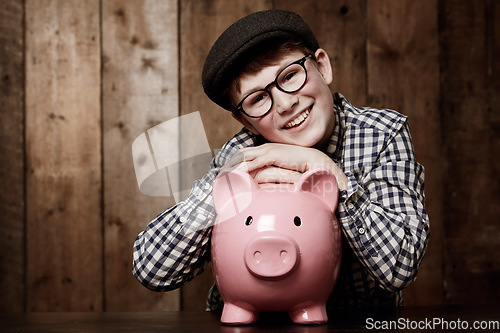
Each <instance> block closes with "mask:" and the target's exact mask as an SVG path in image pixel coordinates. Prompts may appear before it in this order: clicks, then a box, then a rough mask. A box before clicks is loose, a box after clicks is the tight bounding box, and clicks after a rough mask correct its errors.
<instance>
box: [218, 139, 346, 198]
mask: <svg viewBox="0 0 500 333" xmlns="http://www.w3.org/2000/svg"><path fill="white" fill-rule="evenodd" d="M318 167H324V168H327V169H329V170H330V171H332V172H333V174H334V175H335V177H336V178H337V183H338V186H339V189H340V190H345V189H347V177H346V176H345V174H344V173H343V172H342V170H340V168H339V167H338V166H337V165H336V164H335V163H334V162H333V161H332V160H331V159H330V158H329V157H328V156H327V155H325V154H324V153H323V152H321V151H319V150H317V149H315V148H308V147H301V146H295V145H288V144H280V143H266V144H264V145H262V146H258V147H248V148H243V149H241V150H240V151H239V152H238V153H237V154H236V155H235V156H233V157H232V158H231V160H230V161H229V162H228V163H227V164H226V165H225V166H224V168H239V169H242V170H245V171H247V172H248V173H249V174H250V175H252V176H253V177H254V179H255V180H256V181H257V182H258V183H294V182H295V181H296V180H297V179H298V178H299V177H300V175H301V174H302V173H304V172H306V171H308V170H311V169H314V168H318Z"/></svg>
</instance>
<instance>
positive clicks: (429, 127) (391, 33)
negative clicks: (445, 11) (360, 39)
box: [367, 0, 444, 305]
mask: <svg viewBox="0 0 500 333" xmlns="http://www.w3.org/2000/svg"><path fill="white" fill-rule="evenodd" d="M367 10H368V13H369V15H368V16H367V20H368V23H367V30H368V39H367V63H368V75H367V77H368V80H367V83H368V103H369V105H371V106H374V107H384V108H390V109H395V110H397V111H399V112H401V113H403V114H405V115H407V116H408V122H409V124H410V128H411V132H412V137H413V145H414V148H415V154H416V158H417V161H418V162H419V163H421V164H422V165H423V166H424V167H425V171H426V180H425V192H426V209H427V211H428V214H429V218H430V222H431V234H432V237H431V240H430V242H429V247H428V250H427V253H426V256H425V260H424V262H423V264H422V266H421V268H420V270H419V273H418V279H417V282H416V283H415V284H414V285H413V286H411V287H410V288H409V289H406V290H405V300H406V304H408V305H418V304H439V303H441V302H442V299H441V297H442V296H441V295H442V294H443V285H442V282H441V281H442V276H443V273H442V264H443V263H442V258H441V252H442V242H441V241H440V239H441V238H442V237H443V215H442V214H443V211H442V206H441V204H440V203H441V202H442V200H443V197H442V195H443V190H442V183H441V179H442V172H441V170H442V168H443V165H444V161H443V159H442V144H441V133H440V128H441V114H440V112H439V62H438V60H439V43H438V33H437V32H438V16H437V2H436V1H417V2H415V1H398V0H382V1H380V0H377V1H369V2H368V7H367Z"/></svg>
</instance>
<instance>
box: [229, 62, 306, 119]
mask: <svg viewBox="0 0 500 333" xmlns="http://www.w3.org/2000/svg"><path fill="white" fill-rule="evenodd" d="M312 56H313V55H312V54H308V55H306V56H304V57H302V58H300V59H299V60H296V61H294V62H292V63H290V64H288V65H286V66H285V67H284V68H283V69H282V70H280V71H279V73H278V74H277V75H276V78H275V79H274V81H273V82H271V83H269V84H268V85H267V86H265V87H264V88H262V89H256V90H254V91H252V92H250V93H248V94H247V95H246V96H245V97H243V99H242V100H241V101H240V102H239V103H238V105H237V106H236V108H235V110H236V111H239V112H243V113H244V114H245V115H246V116H247V117H250V118H262V117H264V116H265V115H267V114H268V113H269V112H270V111H271V110H272V108H273V105H274V100H273V94H271V91H269V88H270V87H271V86H272V85H276V88H277V89H278V90H279V91H282V92H284V93H287V94H293V93H296V92H297V91H299V90H301V89H302V88H304V86H305V85H306V82H307V77H308V76H307V68H306V60H307V59H309V58H312ZM296 64H299V65H300V66H301V67H302V68H304V72H305V73H306V77H305V79H304V83H302V85H301V86H300V87H299V88H298V89H295V90H292V91H286V90H284V89H283V88H281V87H280V85H279V84H278V77H279V76H280V75H281V73H283V72H284V71H285V70H286V69H287V68H288V67H290V66H293V65H296ZM258 91H265V92H266V93H267V94H268V95H269V97H270V98H271V106H270V107H269V110H267V111H266V112H264V113H263V114H261V115H260V116H251V115H249V114H248V113H246V112H245V110H243V102H244V101H245V99H247V98H248V97H249V96H250V95H252V94H254V93H256V92H258Z"/></svg>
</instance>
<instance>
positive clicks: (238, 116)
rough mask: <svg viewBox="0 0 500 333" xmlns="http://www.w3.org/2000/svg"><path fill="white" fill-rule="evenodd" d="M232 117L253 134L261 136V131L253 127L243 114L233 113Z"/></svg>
mask: <svg viewBox="0 0 500 333" xmlns="http://www.w3.org/2000/svg"><path fill="white" fill-rule="evenodd" d="M231 115H232V116H233V118H234V119H236V120H237V121H238V122H240V123H241V124H242V125H243V126H245V127H246V128H247V129H248V130H249V131H250V132H252V133H253V134H255V135H260V133H259V131H257V129H256V128H255V127H253V125H252V124H250V122H249V121H248V120H247V119H246V118H245V117H244V116H243V115H242V114H241V113H238V114H235V113H234V112H231Z"/></svg>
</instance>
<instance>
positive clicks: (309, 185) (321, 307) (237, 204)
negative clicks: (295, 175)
mask: <svg viewBox="0 0 500 333" xmlns="http://www.w3.org/2000/svg"><path fill="white" fill-rule="evenodd" d="M337 198H338V188H337V182H336V179H335V177H334V175H333V174H332V173H331V172H330V171H328V170H327V169H315V170H310V171H308V172H306V173H304V174H303V175H302V176H301V177H300V179H299V180H298V181H297V182H296V183H295V184H294V185H283V184H265V185H260V186H259V185H258V184H257V183H256V182H255V181H254V179H253V178H252V177H251V176H250V175H249V174H248V173H245V172H243V171H240V170H232V171H231V172H224V173H221V174H220V175H219V176H218V177H217V179H216V180H215V184H214V192H213V199H214V205H215V210H216V212H217V218H216V220H215V225H214V228H213V231H212V244H211V245H212V248H211V251H212V252H211V254H212V268H213V271H214V275H215V280H216V283H217V287H218V289H219V291H220V294H221V296H222V299H223V300H224V309H223V311H222V317H221V322H222V323H224V324H234V325H237V324H250V323H253V322H255V321H256V320H257V318H258V314H259V312H262V311H266V312H267V311H281V312H288V315H289V316H290V319H291V320H292V321H293V322H294V323H299V324H322V323H326V322H327V321H328V317H327V314H326V301H327V299H328V297H329V296H330V293H331V292H332V290H333V288H334V286H335V283H336V281H337V277H338V273H339V268H340V261H341V235H340V227H339V224H338V221H337V219H336V217H335V208H336V206H337Z"/></svg>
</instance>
